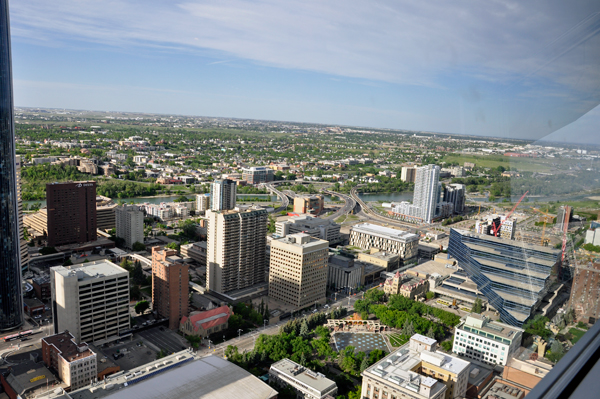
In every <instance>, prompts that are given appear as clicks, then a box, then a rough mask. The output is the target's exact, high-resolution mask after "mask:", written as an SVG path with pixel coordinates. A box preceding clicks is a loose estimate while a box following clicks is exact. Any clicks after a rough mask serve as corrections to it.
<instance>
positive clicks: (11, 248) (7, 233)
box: [0, 0, 23, 331]
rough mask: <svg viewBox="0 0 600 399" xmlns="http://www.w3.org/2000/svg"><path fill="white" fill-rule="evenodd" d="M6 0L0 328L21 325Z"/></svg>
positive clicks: (0, 17)
mask: <svg viewBox="0 0 600 399" xmlns="http://www.w3.org/2000/svg"><path fill="white" fill-rule="evenodd" d="M14 130H15V127H14V107H13V88H12V60H11V52H10V26H9V13H8V0H0V242H2V256H0V331H4V330H10V329H13V328H17V327H19V326H21V325H22V324H23V297H22V293H21V256H20V240H19V239H20V237H19V209H18V208H19V205H18V196H17V176H16V160H15V132H14Z"/></svg>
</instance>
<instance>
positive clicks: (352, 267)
mask: <svg viewBox="0 0 600 399" xmlns="http://www.w3.org/2000/svg"><path fill="white" fill-rule="evenodd" d="M364 269H365V267H364V264H362V263H361V262H355V261H354V259H352V258H347V257H345V256H341V255H330V256H329V261H328V272H327V286H328V287H329V289H331V290H339V289H346V290H349V289H354V290H356V289H357V288H358V287H361V286H363V285H364Z"/></svg>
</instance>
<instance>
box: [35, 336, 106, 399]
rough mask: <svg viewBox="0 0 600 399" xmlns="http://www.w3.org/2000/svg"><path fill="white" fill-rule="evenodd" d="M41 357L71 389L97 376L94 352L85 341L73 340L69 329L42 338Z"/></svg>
mask: <svg viewBox="0 0 600 399" xmlns="http://www.w3.org/2000/svg"><path fill="white" fill-rule="evenodd" d="M42 359H43V361H44V364H45V365H46V366H47V367H49V368H51V369H54V370H56V372H57V373H58V378H60V379H61V381H62V382H63V383H64V384H65V385H67V386H68V387H69V388H70V389H71V390H75V389H79V388H81V387H84V386H87V385H89V384H90V383H91V382H92V381H94V380H95V379H96V378H97V377H98V362H97V356H96V353H94V351H92V350H91V349H90V348H89V346H88V345H87V344H86V343H85V342H81V343H79V344H78V343H77V342H75V337H74V336H73V334H71V333H70V332H69V331H63V332H61V333H58V334H54V335H50V336H49V337H45V338H42Z"/></svg>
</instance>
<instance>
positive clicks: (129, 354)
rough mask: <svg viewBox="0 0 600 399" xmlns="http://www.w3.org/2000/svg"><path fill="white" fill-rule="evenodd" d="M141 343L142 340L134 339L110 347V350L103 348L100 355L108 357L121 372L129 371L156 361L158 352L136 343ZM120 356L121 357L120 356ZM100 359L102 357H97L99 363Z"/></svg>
mask: <svg viewBox="0 0 600 399" xmlns="http://www.w3.org/2000/svg"><path fill="white" fill-rule="evenodd" d="M141 341H142V340H140V339H134V340H133V341H128V342H125V343H122V344H119V345H115V346H111V347H110V348H103V349H102V353H103V354H104V356H107V357H110V360H111V361H113V362H115V363H116V364H117V365H119V366H120V367H121V370H131V369H133V368H135V367H138V366H141V365H142V364H146V363H149V362H151V361H153V360H156V354H157V353H158V351H156V350H154V348H152V347H150V346H148V345H145V344H142V345H141V346H139V345H138V343H140V342H141ZM125 352H126V353H125ZM115 354H118V356H119V358H118V359H115V358H114V355H115ZM121 354H123V355H122V356H121ZM101 357H102V356H100V355H99V359H98V360H99V361H101V360H100V358H101Z"/></svg>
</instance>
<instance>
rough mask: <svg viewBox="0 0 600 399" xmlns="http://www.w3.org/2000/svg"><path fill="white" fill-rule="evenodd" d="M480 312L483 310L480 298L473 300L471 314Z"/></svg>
mask: <svg viewBox="0 0 600 399" xmlns="http://www.w3.org/2000/svg"><path fill="white" fill-rule="evenodd" d="M482 310H483V303H482V301H481V298H477V299H475V302H473V307H472V308H471V312H473V313H481V311H482Z"/></svg>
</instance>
